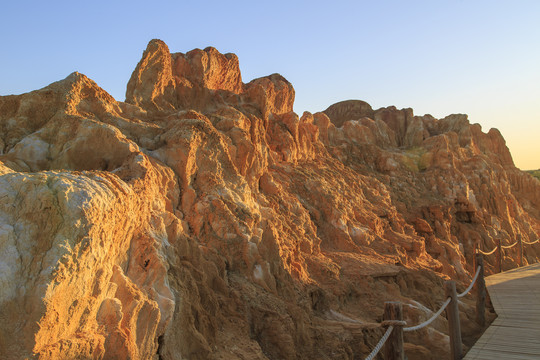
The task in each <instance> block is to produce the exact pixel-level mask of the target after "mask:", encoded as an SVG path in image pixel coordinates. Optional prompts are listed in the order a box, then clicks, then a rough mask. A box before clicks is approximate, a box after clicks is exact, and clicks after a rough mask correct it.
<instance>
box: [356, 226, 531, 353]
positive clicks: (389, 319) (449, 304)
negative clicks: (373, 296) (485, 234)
mask: <svg viewBox="0 0 540 360" xmlns="http://www.w3.org/2000/svg"><path fill="white" fill-rule="evenodd" d="M539 241H540V239H537V240H536V241H532V242H526V241H522V239H521V236H518V240H517V241H516V242H515V243H513V244H511V245H506V246H502V245H501V240H500V239H498V241H497V246H495V248H494V249H493V250H491V251H488V252H484V251H482V250H480V249H478V247H477V246H475V250H474V252H475V257H474V259H475V261H474V264H475V265H474V266H475V268H476V272H475V275H474V277H473V279H472V281H471V284H470V285H469V287H467V289H465V291H463V292H462V293H460V294H458V293H457V291H456V282H455V281H453V280H449V281H446V282H445V284H444V288H445V295H446V300H445V301H444V303H443V304H442V305H441V307H440V309H439V310H438V311H437V312H435V313H434V314H433V316H432V317H431V318H429V319H428V320H426V321H424V322H423V323H421V324H418V325H415V326H410V327H405V326H406V325H407V323H406V322H405V321H403V306H402V304H401V303H400V302H396V301H393V302H385V303H384V315H383V321H382V322H381V326H383V327H386V328H387V329H386V332H385V333H384V335H383V336H382V338H381V339H380V340H379V342H378V343H377V345H376V346H375V348H374V349H373V350H372V351H371V353H370V354H369V355H368V356H367V357H366V360H373V359H374V358H375V356H377V354H378V353H379V352H380V351H381V349H382V350H383V353H382V355H383V359H385V360H404V358H405V352H404V350H403V333H404V332H409V331H416V330H420V329H422V328H424V327H426V326H428V325H429V324H431V323H432V322H433V321H435V319H437V318H438V317H439V315H441V313H442V312H443V311H444V310H445V309H446V318H447V319H448V333H449V337H450V359H451V360H460V359H461V358H462V347H461V325H460V321H459V310H458V299H459V298H461V297H463V296H465V295H467V294H468V293H469V292H470V291H471V290H472V288H473V286H474V285H475V284H476V290H477V291H476V292H477V299H476V321H477V323H478V324H479V325H481V326H484V325H485V322H486V319H485V303H486V282H485V279H484V257H483V256H489V255H492V254H493V253H495V252H496V251H497V269H498V271H499V272H502V250H503V249H510V248H513V247H514V246H516V245H519V266H523V244H526V245H533V244H536V243H538V242H539Z"/></svg>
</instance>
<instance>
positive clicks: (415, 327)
mask: <svg viewBox="0 0 540 360" xmlns="http://www.w3.org/2000/svg"><path fill="white" fill-rule="evenodd" d="M451 300H452V299H451V298H447V299H446V301H445V302H444V303H443V304H442V306H441V308H440V309H439V310H438V311H437V312H436V313H435V314H433V316H432V317H430V318H429V319H427V320H426V321H424V322H423V323H421V324H418V325H416V326H410V327H406V328H403V331H405V332H409V331H416V330H420V329H422V328H425V327H426V326H428V325H429V324H431V323H432V322H433V321H435V319H436V318H438V317H439V315H441V313H442V312H443V311H444V309H446V307H447V306H448V304H450V301H451Z"/></svg>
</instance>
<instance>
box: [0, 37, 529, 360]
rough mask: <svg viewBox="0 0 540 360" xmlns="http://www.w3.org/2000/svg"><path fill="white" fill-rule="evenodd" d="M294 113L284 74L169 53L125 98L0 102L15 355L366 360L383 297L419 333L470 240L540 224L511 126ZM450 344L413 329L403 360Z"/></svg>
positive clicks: (481, 241)
mask: <svg viewBox="0 0 540 360" xmlns="http://www.w3.org/2000/svg"><path fill="white" fill-rule="evenodd" d="M293 103H294V89H293V87H292V85H291V84H290V83H289V82H288V81H287V80H286V79H284V78H283V77H282V76H280V75H278V74H273V75H270V76H267V77H264V78H260V79H255V80H253V81H251V82H249V83H247V84H245V83H243V82H242V78H241V74H240V69H239V62H238V58H237V57H236V56H235V55H233V54H225V55H223V54H221V53H219V52H218V51H217V50H216V49H214V48H207V49H204V50H199V49H196V50H193V51H190V52H188V53H186V54H182V53H172V54H171V53H170V51H169V49H168V47H167V45H166V44H165V43H163V42H162V41H159V40H152V41H151V42H150V43H149V44H148V47H147V49H146V51H145V52H144V54H143V57H142V59H141V61H140V62H139V64H138V65H137V67H136V69H135V71H134V72H133V75H132V77H131V79H130V81H129V83H128V87H127V91H126V102H118V101H116V100H115V99H114V98H112V97H111V96H110V95H109V94H107V93H106V92H105V91H104V90H102V89H101V88H99V86H98V85H97V84H95V83H94V82H93V81H92V80H90V79H88V78H87V77H86V76H84V75H82V74H79V73H73V74H71V75H70V76H68V77H67V78H66V79H64V80H62V81H59V82H56V83H53V84H51V85H49V86H47V87H45V88H43V89H41V90H37V91H33V92H30V93H27V94H22V95H17V96H3V97H0V184H1V185H0V270H1V271H0V358H2V359H25V358H31V357H33V356H34V357H36V358H39V359H72V358H78V359H152V358H154V359H353V358H360V357H361V356H362V355H366V354H367V353H369V351H370V350H371V348H372V347H373V346H374V345H375V343H376V342H377V341H378V339H379V337H380V335H381V334H382V329H381V328H380V327H378V326H377V325H376V322H377V321H379V320H380V318H381V315H382V306H383V302H384V301H387V300H400V301H403V302H404V303H405V304H406V305H405V315H406V318H407V320H408V321H409V322H411V323H417V322H419V321H421V320H422V319H425V318H427V317H428V316H430V314H431V313H432V310H436V309H437V308H438V307H439V305H440V303H441V302H442V301H443V300H444V299H443V298H444V296H443V289H442V283H443V281H444V280H445V279H447V278H449V277H451V278H454V279H456V280H458V281H460V283H461V284H462V285H461V286H464V285H467V284H468V282H469V281H470V277H471V271H472V254H473V247H474V246H479V247H481V248H483V249H488V248H492V247H493V246H494V245H495V240H496V239H497V238H500V239H502V241H503V244H507V243H511V242H513V241H514V239H516V238H517V237H518V236H521V237H522V238H523V240H525V241H529V240H534V239H536V238H537V236H538V233H540V210H539V209H540V182H538V181H537V180H536V179H534V178H532V177H531V176H530V175H528V174H526V173H524V172H521V171H520V170H518V169H517V168H516V167H515V166H514V164H513V161H512V158H511V156H510V153H509V151H508V149H507V147H506V145H505V142H504V139H503V138H502V136H501V134H500V133H499V132H498V131H497V130H495V129H491V130H490V131H489V132H488V133H484V132H482V130H481V128H480V125H478V124H470V123H469V121H468V119H467V116H465V115H450V116H448V117H446V118H444V119H441V120H437V119H435V118H433V117H431V116H429V115H425V116H415V115H414V114H413V111H412V110H411V109H403V110H398V109H396V108H394V107H389V108H383V109H378V110H374V109H372V108H371V106H369V104H367V103H365V102H361V101H346V102H342V103H338V104H334V105H332V106H331V107H329V108H328V109H327V110H325V111H324V112H319V113H315V114H311V113H308V112H306V113H304V114H303V115H302V116H301V117H299V116H298V115H297V114H295V113H294V112H293ZM539 255H540V252H539V249H538V248H537V247H536V248H535V247H529V248H526V249H525V258H526V261H536V260H537V259H538V256H539ZM516 261H517V253H516V250H515V249H514V250H509V251H507V252H506V253H505V257H504V266H505V267H507V268H509V267H513V266H516V265H517V264H516ZM487 263H488V267H490V268H491V267H492V266H493V265H494V263H493V260H490V259H488V260H487ZM473 306H474V299H473V298H472V297H471V298H465V300H464V301H463V304H462V308H461V310H462V312H463V314H462V316H463V319H464V325H465V333H466V334H474V333H475V332H478V331H479V330H480V329H479V328H478V327H477V326H476V325H475V324H474V321H473V319H474V313H473ZM445 332H446V324H445V322H444V320H442V319H440V320H438V321H436V322H435V323H434V324H433V325H432V326H431V327H430V328H429V329H428V330H422V331H420V332H417V333H411V334H410V335H407V337H406V339H405V340H406V341H407V342H408V345H407V349H408V354H409V358H410V359H415V358H417V359H429V358H433V359H439V358H443V357H444V356H445V354H446V353H447V352H448V346H447V343H448V338H447V336H446V335H445Z"/></svg>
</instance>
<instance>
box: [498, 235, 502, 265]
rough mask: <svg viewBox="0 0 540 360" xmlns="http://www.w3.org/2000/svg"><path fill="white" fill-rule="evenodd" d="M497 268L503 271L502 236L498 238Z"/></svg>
mask: <svg viewBox="0 0 540 360" xmlns="http://www.w3.org/2000/svg"><path fill="white" fill-rule="evenodd" d="M497 270H498V271H499V272H500V273H502V245H501V238H498V239H497Z"/></svg>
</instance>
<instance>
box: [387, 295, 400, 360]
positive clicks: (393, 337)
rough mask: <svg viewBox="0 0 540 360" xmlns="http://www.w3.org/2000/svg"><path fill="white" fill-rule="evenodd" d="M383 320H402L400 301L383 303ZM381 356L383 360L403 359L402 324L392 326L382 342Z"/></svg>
mask: <svg viewBox="0 0 540 360" xmlns="http://www.w3.org/2000/svg"><path fill="white" fill-rule="evenodd" d="M383 320H400V321H401V320H403V306H402V305H401V303H400V302H397V301H389V302H385V303H384V315H383ZM383 356H384V359H385V360H404V359H405V351H404V350H403V326H394V330H392V333H391V334H390V337H389V338H388V340H386V343H385V344H384V348H383Z"/></svg>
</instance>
